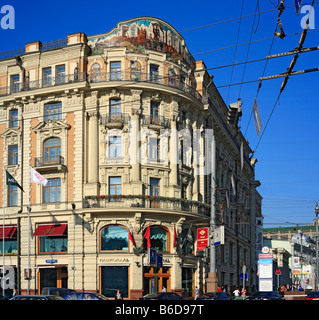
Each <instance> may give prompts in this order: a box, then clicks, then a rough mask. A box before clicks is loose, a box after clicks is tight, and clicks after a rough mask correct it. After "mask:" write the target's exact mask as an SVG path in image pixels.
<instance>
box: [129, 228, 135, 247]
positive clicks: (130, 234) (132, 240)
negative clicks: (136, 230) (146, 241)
mask: <svg viewBox="0 0 319 320" xmlns="http://www.w3.org/2000/svg"><path fill="white" fill-rule="evenodd" d="M128 238H129V239H130V241H131V242H132V244H133V246H134V247H136V244H135V241H134V238H133V235H132V233H131V229H130V227H129V225H128Z"/></svg>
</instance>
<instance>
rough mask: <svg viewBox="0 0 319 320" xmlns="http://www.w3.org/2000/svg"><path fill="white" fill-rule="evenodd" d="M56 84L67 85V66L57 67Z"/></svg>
mask: <svg viewBox="0 0 319 320" xmlns="http://www.w3.org/2000/svg"><path fill="white" fill-rule="evenodd" d="M56 83H57V84H61V83H65V65H63V66H57V67H56Z"/></svg>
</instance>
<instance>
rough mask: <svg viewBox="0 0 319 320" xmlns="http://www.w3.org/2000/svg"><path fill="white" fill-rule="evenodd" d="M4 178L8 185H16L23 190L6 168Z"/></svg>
mask: <svg viewBox="0 0 319 320" xmlns="http://www.w3.org/2000/svg"><path fill="white" fill-rule="evenodd" d="M6 180H7V185H9V186H17V187H18V188H20V189H21V190H22V191H23V192H24V190H23V188H22V187H21V186H20V185H19V183H18V182H17V180H16V179H14V178H13V177H12V175H11V174H10V173H9V172H8V171H7V170H6Z"/></svg>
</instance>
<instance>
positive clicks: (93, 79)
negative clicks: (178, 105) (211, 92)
mask: <svg viewBox="0 0 319 320" xmlns="http://www.w3.org/2000/svg"><path fill="white" fill-rule="evenodd" d="M88 81H89V82H90V83H100V82H108V81H134V82H148V83H153V84H159V85H164V86H167V87H171V88H175V89H178V90H181V91H183V92H185V93H189V94H190V95H192V96H194V97H195V98H196V99H198V100H200V101H202V96H201V94H200V93H199V92H197V91H196V89H194V88H193V87H191V86H189V85H187V84H185V83H184V82H183V81H180V80H178V79H175V78H172V77H159V76H155V75H154V74H152V73H138V72H131V71H116V72H110V73H98V74H97V73H95V74H94V75H93V74H91V75H89V76H88Z"/></svg>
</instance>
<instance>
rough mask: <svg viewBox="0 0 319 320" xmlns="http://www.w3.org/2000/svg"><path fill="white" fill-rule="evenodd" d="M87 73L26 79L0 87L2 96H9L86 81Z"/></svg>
mask: <svg viewBox="0 0 319 320" xmlns="http://www.w3.org/2000/svg"><path fill="white" fill-rule="evenodd" d="M86 79H87V74H86V73H85V72H80V73H75V74H68V75H61V76H58V77H55V78H51V77H50V78H46V79H41V80H35V81H26V82H21V83H14V84H12V85H11V86H10V87H3V88H0V96H7V95H10V94H12V93H18V92H22V91H29V90H36V89H41V88H48V87H54V86H60V85H64V84H70V83H76V82H82V81H86Z"/></svg>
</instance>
